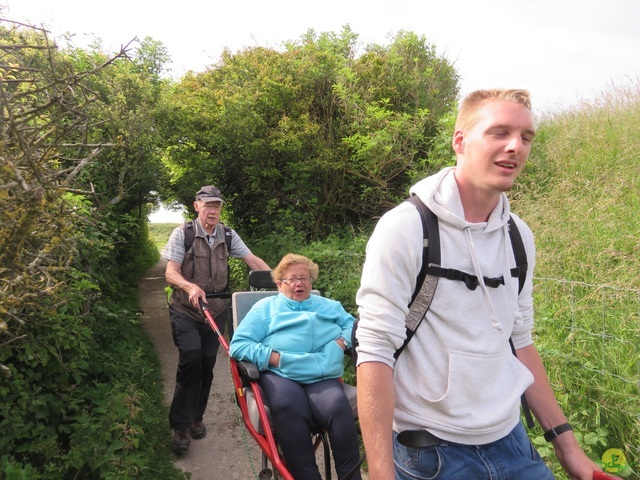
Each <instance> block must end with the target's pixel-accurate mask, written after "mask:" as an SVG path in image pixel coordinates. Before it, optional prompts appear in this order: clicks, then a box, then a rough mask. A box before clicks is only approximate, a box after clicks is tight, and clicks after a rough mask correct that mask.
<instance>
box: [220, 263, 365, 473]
mask: <svg viewBox="0 0 640 480" xmlns="http://www.w3.org/2000/svg"><path fill="white" fill-rule="evenodd" d="M271 275H272V277H273V279H274V281H275V282H276V285H277V287H278V290H279V294H278V295H274V296H272V297H268V298H264V299H262V300H260V301H258V302H257V303H256V304H255V305H254V306H253V308H252V309H251V310H250V311H249V313H247V315H246V316H245V318H244V319H243V320H242V322H241V323H240V325H239V326H238V328H237V329H236V331H235V333H234V335H233V340H232V341H231V345H230V354H231V356H232V357H233V358H235V359H236V360H247V361H249V362H251V363H253V364H255V365H256V366H257V367H258V369H259V370H260V371H261V372H262V373H261V375H260V380H259V381H258V382H259V384H260V386H261V387H262V389H263V391H264V393H265V396H266V400H267V402H268V404H269V407H270V409H271V416H272V420H273V423H274V427H275V432H276V435H277V437H278V443H279V444H280V447H281V449H282V455H283V457H284V460H285V463H286V465H287V469H288V470H289V472H290V473H291V475H293V477H294V478H295V479H296V480H314V479H317V480H320V478H321V477H320V471H319V470H318V466H317V465H316V458H315V452H314V449H313V444H312V441H311V426H312V425H319V426H320V427H322V428H323V429H326V430H327V431H328V433H329V442H330V444H331V451H332V453H333V458H334V461H335V468H336V473H337V474H338V478H339V479H343V478H344V477H345V476H346V475H347V474H348V473H349V472H350V471H351V470H352V469H354V468H355V467H356V465H357V464H358V457H359V448H358V445H359V442H358V433H357V430H356V425H355V421H354V419H353V415H352V413H351V407H350V406H349V401H348V400H347V397H346V395H345V393H344V390H343V388H342V385H341V382H340V380H339V378H340V377H341V376H342V374H343V370H344V367H343V358H344V350H345V349H346V348H347V347H348V346H349V343H350V339H351V329H352V328H353V322H354V318H353V317H352V316H351V315H349V314H348V313H347V312H346V310H345V309H344V308H343V307H342V305H341V304H340V303H339V302H337V301H335V300H330V299H328V298H324V297H321V296H318V295H311V284H312V283H313V281H314V280H316V279H317V278H318V266H317V265H316V264H315V263H313V262H312V261H311V260H310V259H309V258H307V257H305V256H303V255H296V254H288V255H285V256H284V258H283V259H282V260H281V261H280V264H279V265H278V266H277V267H276V269H275V270H274V271H273V272H272V273H271ZM351 478H353V479H354V480H359V479H360V478H361V476H360V471H359V470H358V471H357V472H356V473H355V474H354V475H353V476H352V477H351Z"/></svg>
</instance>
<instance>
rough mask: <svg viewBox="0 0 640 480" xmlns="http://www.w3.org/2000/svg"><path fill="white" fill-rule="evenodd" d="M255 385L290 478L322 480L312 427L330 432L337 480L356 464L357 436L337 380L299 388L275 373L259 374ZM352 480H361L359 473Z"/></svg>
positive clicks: (344, 396) (357, 453)
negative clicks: (268, 411)
mask: <svg viewBox="0 0 640 480" xmlns="http://www.w3.org/2000/svg"><path fill="white" fill-rule="evenodd" d="M258 382H259V384H260V386H261V387H262V389H263V391H264V393H265V396H266V399H267V402H268V403H269V408H270V409H271V417H272V420H273V423H274V426H275V433H276V436H277V439H278V443H279V444H280V447H281V448H282V455H283V457H284V460H285V463H286V465H287V470H289V472H290V473H291V475H293V478H295V479H296V480H320V479H321V477H320V471H319V470H318V465H317V464H316V457H315V453H314V449H313V443H312V441H311V428H312V425H318V426H320V427H322V428H323V429H325V430H327V431H328V432H329V443H330V444H331V452H332V453H333V458H334V461H335V468H336V473H337V474H338V479H342V478H344V477H345V476H346V474H347V473H349V472H350V471H351V469H353V468H354V467H355V466H356V465H357V464H358V460H359V456H360V451H359V441H358V432H357V430H356V424H355V421H354V420H353V414H352V412H351V406H350V405H349V400H348V399H347V396H346V395H345V393H344V390H343V389H342V385H341V383H340V381H339V380H337V379H331V380H322V381H320V382H316V383H312V384H309V385H300V384H299V383H296V382H294V381H292V380H289V379H287V378H282V377H280V376H279V375H276V374H275V373H271V372H262V373H261V375H260V380H259V381H258ZM351 478H352V479H353V480H360V478H361V476H360V472H359V471H357V472H356V474H355V475H353V477H351Z"/></svg>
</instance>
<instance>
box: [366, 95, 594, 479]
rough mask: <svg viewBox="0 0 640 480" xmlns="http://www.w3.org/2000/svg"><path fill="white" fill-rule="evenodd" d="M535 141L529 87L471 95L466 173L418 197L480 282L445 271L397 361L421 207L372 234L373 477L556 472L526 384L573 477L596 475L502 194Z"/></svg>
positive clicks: (423, 185) (461, 122) (457, 138)
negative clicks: (539, 340) (526, 410)
mask: <svg viewBox="0 0 640 480" xmlns="http://www.w3.org/2000/svg"><path fill="white" fill-rule="evenodd" d="M534 135H535V126H534V121H533V114H532V112H531V104H530V100H529V94H528V92H527V91H524V90H491V91H477V92H473V93H471V94H470V95H468V96H467V97H466V98H465V99H464V100H463V102H462V103H461V106H460V110H459V114H458V119H457V122H456V127H455V132H454V135H453V141H452V146H453V149H454V151H455V153H456V156H457V164H456V167H451V168H446V169H444V170H442V171H441V172H439V173H437V174H435V175H433V176H430V177H428V178H425V179H424V180H422V181H420V182H418V183H417V184H416V185H414V186H413V187H412V189H411V193H413V194H415V195H417V196H418V197H419V198H420V199H421V200H422V201H423V202H424V204H425V205H427V206H428V207H429V208H430V209H431V210H432V211H433V212H434V213H435V215H436V216H437V217H438V222H439V232H440V247H441V266H442V267H443V268H451V269H457V270H459V271H461V272H465V273H468V274H470V275H474V276H476V277H477V279H478V286H477V288H475V289H474V290H471V289H470V288H468V287H467V285H466V284H465V282H462V281H458V280H449V279H447V278H440V279H439V281H438V284H437V288H436V293H435V296H434V298H433V301H432V303H431V305H430V307H429V309H428V311H427V314H426V317H425V318H424V320H423V321H422V323H421V324H420V326H419V327H418V328H417V330H416V333H415V335H414V336H413V337H412V339H411V341H410V342H409V344H408V346H407V347H406V349H405V350H404V351H403V352H402V354H401V355H400V356H399V357H398V359H397V361H396V360H395V359H394V353H395V351H396V349H398V348H399V347H400V346H401V345H402V344H403V342H404V340H405V338H406V329H405V317H406V315H407V312H408V311H409V307H408V304H409V303H410V300H411V296H412V293H413V291H414V289H415V287H416V277H417V276H418V272H419V271H420V268H421V265H422V253H423V250H422V249H423V232H422V223H421V221H420V216H419V213H418V210H417V209H416V208H415V207H414V206H413V205H411V204H409V203H407V202H404V203H403V204H401V205H399V206H398V207H396V208H394V209H393V210H391V211H390V212H388V213H387V214H385V215H384V216H383V217H382V218H381V220H380V221H379V223H378V225H377V226H376V229H375V231H374V233H373V235H372V236H371V238H370V240H369V243H368V245H367V256H366V260H365V264H364V267H363V272H362V281H361V286H360V289H359V290H358V294H357V297H356V300H357V303H358V306H359V317H360V320H359V325H358V329H357V338H358V342H359V346H358V347H357V353H358V367H357V380H358V411H359V414H360V424H361V427H362V434H363V438H364V444H365V448H366V453H367V460H368V464H369V478H370V480H390V479H393V478H396V479H409V478H411V479H415V478H438V479H442V480H444V479H447V480H450V479H464V480H471V479H473V480H482V479H487V480H489V479H491V480H496V479H507V478H509V479H518V480H528V479H530V480H545V479H552V478H553V475H552V473H551V471H550V470H549V469H548V468H547V467H546V466H545V464H544V462H543V461H542V460H541V458H540V456H539V455H538V453H537V452H536V451H535V449H534V448H533V446H532V445H531V443H530V442H529V439H528V438H527V434H526V431H525V429H524V426H523V425H522V423H521V422H520V397H521V395H522V393H523V392H525V391H526V398H527V401H528V404H529V406H530V408H531V410H532V411H533V413H534V415H535V416H536V418H537V420H538V422H539V423H540V425H541V426H542V428H543V429H544V430H545V431H547V438H548V439H549V440H550V441H551V442H552V443H553V446H554V448H555V451H556V454H557V456H558V458H559V459H560V462H561V463H562V466H563V467H564V469H565V470H566V471H567V473H568V474H569V476H570V478H571V479H580V480H591V478H592V475H593V471H594V470H598V468H597V466H596V465H595V464H594V463H593V462H592V461H591V460H590V459H589V458H588V457H587V456H586V455H585V454H584V452H583V451H582V449H581V448H580V446H579V445H578V442H577V440H576V437H575V435H574V434H573V432H572V431H571V429H570V426H569V425H568V423H567V419H566V417H565V416H564V414H563V413H562V411H561V410H560V408H559V406H558V404H557V402H556V399H555V396H554V393H553V391H552V389H551V386H550V384H549V381H548V378H547V374H546V371H545V369H544V366H543V364H542V361H541V359H540V357H539V355H538V352H537V350H536V348H535V346H534V344H533V340H532V335H531V329H532V326H533V298H532V276H533V268H534V264H535V247H534V240H533V234H532V232H531V230H530V229H529V228H528V227H527V225H526V224H525V223H524V222H523V221H522V220H521V219H520V218H518V217H517V216H516V215H514V214H512V213H511V212H510V210H509V202H508V200H507V196H506V194H505V192H507V191H508V190H509V189H510V188H511V186H512V185H513V183H514V181H515V179H516V177H517V176H518V174H519V173H520V172H521V171H522V168H523V167H524V164H525V162H526V160H527V157H528V156H529V151H530V148H531V142H532V140H533V138H534ZM510 215H512V216H513V218H514V220H515V222H516V223H517V226H518V229H519V231H520V233H521V236H522V239H523V242H524V246H525V249H526V254H527V259H528V269H527V275H526V280H525V283H524V286H523V289H522V291H521V292H520V293H519V292H518V288H519V285H518V279H517V278H513V277H512V276H511V273H510V269H511V268H513V267H515V266H516V265H515V259H514V254H513V249H512V246H511V241H510V237H509V232H508V226H507V222H508V220H509V216H510ZM496 277H498V278H499V277H502V278H503V284H498V285H497V287H496V286H495V282H488V283H490V284H491V286H488V285H487V284H486V283H487V282H485V281H484V280H483V278H484V279H487V278H496ZM498 283H499V282H498ZM509 338H512V340H513V343H514V346H515V349H516V352H517V358H516V357H515V356H514V355H513V354H512V352H511V349H510V346H509ZM403 432H404V433H403ZM394 462H395V467H394Z"/></svg>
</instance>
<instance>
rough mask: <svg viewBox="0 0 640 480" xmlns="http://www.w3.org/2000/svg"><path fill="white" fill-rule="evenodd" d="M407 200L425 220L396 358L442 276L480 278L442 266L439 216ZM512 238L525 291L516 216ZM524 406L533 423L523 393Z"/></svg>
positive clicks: (497, 281) (493, 283)
mask: <svg viewBox="0 0 640 480" xmlns="http://www.w3.org/2000/svg"><path fill="white" fill-rule="evenodd" d="M406 201H407V202H409V203H411V204H413V205H414V206H415V207H416V208H417V209H418V213H419V214H420V220H421V222H422V233H423V250H422V267H421V268H420V272H419V273H418V276H417V278H416V288H415V290H414V292H413V294H412V295H411V301H410V302H409V313H408V314H407V320H406V325H405V326H406V330H407V334H406V338H405V340H404V343H403V344H402V345H401V346H400V348H398V349H397V350H396V351H395V353H394V355H393V356H394V358H395V359H396V360H397V359H398V357H399V356H400V354H401V353H402V351H403V350H404V349H405V348H406V347H407V345H408V343H409V342H410V341H411V338H413V335H414V334H415V333H416V330H417V328H418V326H420V323H421V322H422V320H423V319H424V318H425V316H426V314H427V310H428V309H429V306H430V305H431V301H432V300H433V297H434V295H435V292H436V287H437V285H438V279H439V278H441V277H444V278H448V279H449V280H459V281H462V282H464V283H465V285H466V286H467V288H469V289H470V290H475V289H476V288H477V287H478V278H477V277H476V276H475V275H471V274H468V273H465V272H461V271H460V270H455V269H452V268H442V267H441V266H440V230H439V227H438V217H437V216H436V215H435V214H434V213H433V212H432V211H431V209H429V207H427V206H426V205H425V204H424V202H422V200H420V198H418V196H417V195H411V197H409V198H408V199H407V200H406ZM508 225H509V238H510V239H511V246H512V248H513V255H514V257H515V261H516V266H515V267H514V268H512V269H511V276H512V277H515V278H518V293H520V292H521V291H522V288H523V287H524V282H525V279H526V276H527V268H528V263H527V252H526V250H525V248H524V243H523V241H522V236H521V235H520V231H519V230H518V227H517V225H516V223H515V221H514V220H513V217H511V216H510V217H509V222H508ZM483 280H484V283H485V285H487V286H488V287H493V288H496V287H498V286H499V285H504V278H503V277H502V276H500V277H496V278H489V277H483ZM422 290H424V292H425V295H424V296H422V297H421V301H420V302H419V304H418V303H416V302H415V300H416V298H418V295H419V294H420V292H421V291H422ZM357 324H358V321H357V320H356V322H355V324H354V326H353V331H352V341H351V344H352V346H353V347H352V349H351V351H352V356H353V361H354V364H355V363H356V361H357V351H356V347H357V346H358V340H357V338H356V329H357ZM509 345H510V346H511V352H512V353H513V354H514V355H516V350H515V346H514V345H513V341H512V340H511V339H509ZM521 400H522V407H523V411H524V415H525V418H526V420H527V425H528V426H529V428H532V427H533V418H532V417H531V412H530V411H529V407H528V406H527V400H526V398H525V396H524V393H523V394H522V399H521Z"/></svg>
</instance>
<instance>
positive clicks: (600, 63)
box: [0, 0, 640, 111]
mask: <svg viewBox="0 0 640 480" xmlns="http://www.w3.org/2000/svg"><path fill="white" fill-rule="evenodd" d="M0 6H4V7H5V8H4V16H5V17H7V18H10V19H11V20H19V21H25V20H28V21H30V22H32V23H36V24H42V23H44V24H45V25H46V26H48V27H49V28H50V29H51V30H52V31H53V33H54V35H55V34H59V33H61V32H66V31H68V32H71V33H75V34H77V37H76V39H77V43H78V44H81V43H82V39H83V38H87V37H88V36H90V35H92V34H93V35H96V36H98V37H100V38H101V39H102V40H103V42H104V45H105V47H106V49H107V50H108V51H110V52H111V51H115V50H118V49H119V47H120V45H122V44H126V43H128V42H129V40H131V39H132V38H134V37H138V38H140V39H142V38H144V37H145V36H151V37H153V38H154V39H156V40H160V41H162V42H163V43H164V44H165V46H166V47H167V48H168V50H169V52H170V54H171V56H172V59H173V70H174V74H175V75H178V76H179V75H181V74H182V73H183V72H185V71H186V70H194V71H203V70H204V69H205V68H206V67H207V65H210V64H212V63H215V62H216V61H217V60H218V59H219V57H220V54H221V52H222V51H223V49H224V48H225V47H228V48H229V49H230V50H231V51H232V52H233V51H237V50H240V49H242V48H243V47H250V46H255V45H259V46H270V47H275V48H278V47H280V46H281V44H282V43H283V42H284V41H287V40H295V39H298V38H299V37H300V36H301V35H302V34H304V33H305V32H306V31H307V30H308V29H309V28H312V29H314V30H315V31H316V32H327V31H332V32H339V31H340V30H341V28H342V27H343V26H344V25H346V24H349V25H350V26H351V29H352V30H353V31H354V32H355V33H357V34H358V35H359V39H360V41H361V42H362V43H363V44H366V43H378V44H387V43H388V36H389V34H394V33H397V32H398V31H399V30H409V31H413V32H415V33H417V34H419V35H425V37H426V38H427V40H428V41H429V42H431V43H433V44H434V45H435V46H436V48H437V50H438V51H439V52H440V53H441V54H443V55H445V56H446V57H447V58H449V60H451V61H452V62H454V64H455V66H456V69H457V71H458V73H459V74H460V75H461V90H462V93H465V92H469V91H471V90H474V89H477V88H491V87H521V88H527V89H529V90H530V91H531V94H532V96H533V102H534V107H535V109H536V110H538V111H549V110H554V109H556V108H558V107H562V106H571V105H575V104H576V103H577V102H578V101H579V100H580V99H590V98H593V97H595V96H598V95H599V94H600V92H602V91H604V90H607V89H608V88H609V86H610V85H611V84H612V83H616V84H620V83H629V82H630V81H631V82H634V81H636V80H637V79H638V78H639V76H640V1H638V0H600V1H595V0H455V1H446V0H440V1H437V2H436V1H429V0H321V1H316V2H310V1H305V0H272V1H268V0H223V1H220V0H218V1H205V0H181V1H178V2H173V3H171V4H169V5H165V2H162V1H158V0H153V1H151V0H106V1H104V2H95V1H91V0H0Z"/></svg>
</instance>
